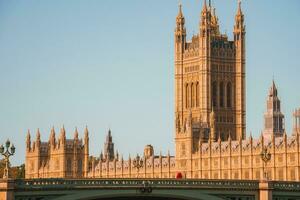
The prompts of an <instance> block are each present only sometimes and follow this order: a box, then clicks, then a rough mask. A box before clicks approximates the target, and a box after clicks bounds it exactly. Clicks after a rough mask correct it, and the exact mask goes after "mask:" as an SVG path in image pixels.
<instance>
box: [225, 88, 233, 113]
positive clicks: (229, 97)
mask: <svg viewBox="0 0 300 200" xmlns="http://www.w3.org/2000/svg"><path fill="white" fill-rule="evenodd" d="M226 95H227V107H228V108H231V106H232V100H231V97H232V89H231V83H230V82H229V83H227V88H226Z"/></svg>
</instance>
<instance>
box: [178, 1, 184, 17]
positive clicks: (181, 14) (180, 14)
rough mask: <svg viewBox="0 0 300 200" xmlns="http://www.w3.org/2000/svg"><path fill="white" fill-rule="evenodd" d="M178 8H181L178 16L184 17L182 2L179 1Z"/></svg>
mask: <svg viewBox="0 0 300 200" xmlns="http://www.w3.org/2000/svg"><path fill="white" fill-rule="evenodd" d="M178 8H179V10H178V15H177V17H183V13H182V4H181V3H179V5H178Z"/></svg>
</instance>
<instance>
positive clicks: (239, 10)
mask: <svg viewBox="0 0 300 200" xmlns="http://www.w3.org/2000/svg"><path fill="white" fill-rule="evenodd" d="M242 14H243V13H242V2H241V0H238V15H242Z"/></svg>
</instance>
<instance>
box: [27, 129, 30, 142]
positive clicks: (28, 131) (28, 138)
mask: <svg viewBox="0 0 300 200" xmlns="http://www.w3.org/2000/svg"><path fill="white" fill-rule="evenodd" d="M26 140H27V141H28V140H29V141H30V130H29V129H28V130H27V135H26Z"/></svg>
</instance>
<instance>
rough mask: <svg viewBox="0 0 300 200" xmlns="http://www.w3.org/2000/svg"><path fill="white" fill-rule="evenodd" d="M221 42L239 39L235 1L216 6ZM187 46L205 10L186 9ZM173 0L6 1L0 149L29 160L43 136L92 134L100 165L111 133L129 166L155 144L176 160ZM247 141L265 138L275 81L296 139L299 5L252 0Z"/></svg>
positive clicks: (1, 16) (0, 58)
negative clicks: (7, 147) (8, 144)
mask: <svg viewBox="0 0 300 200" xmlns="http://www.w3.org/2000/svg"><path fill="white" fill-rule="evenodd" d="M213 3H214V5H215V6H216V8H217V15H218V16H219V20H220V25H221V30H222V32H225V31H226V32H227V33H228V35H229V37H230V38H232V30H233V23H234V15H235V13H236V8H237V1H235V0H213ZM182 4H183V10H184V15H185V17H186V26H187V31H188V34H189V37H190V36H191V34H192V33H193V32H194V33H196V32H197V30H198V23H199V14H200V11H201V8H202V0H201V1H200V0H193V1H192V0H183V1H182ZM177 7H178V1H176V0H163V1H161V0H152V1H141V0H128V1H117V0H115V1H112V0H106V1H104V0H103V1H77V0H74V1H61V0H49V1H38V0H35V1H33V0H26V1H25V0H23V1H0V92H1V97H0V142H1V143H4V142H5V140H6V138H10V139H11V140H12V141H13V142H14V143H15V145H16V148H17V149H16V152H17V153H16V156H14V159H13V164H20V163H22V162H23V161H24V158H25V137H26V132H27V129H30V130H31V132H32V134H33V138H35V132H36V129H37V128H40V130H41V134H42V140H48V138H49V133H50V128H51V127H52V126H55V128H56V133H57V135H58V134H59V128H60V127H61V126H62V125H63V124H64V126H65V128H66V131H67V136H68V137H73V133H74V128H75V126H77V127H78V129H79V131H80V136H82V135H83V129H84V127H85V125H88V127H89V130H90V148H91V154H94V155H99V154H100V151H101V149H103V142H104V139H105V135H106V133H107V130H108V128H109V127H110V128H111V129H112V134H113V140H114V142H115V147H116V149H118V150H119V151H120V152H121V153H123V154H124V157H125V158H127V157H128V154H129V153H131V154H132V155H133V154H136V153H137V152H140V153H142V150H143V147H144V145H146V144H153V145H154V147H155V151H156V153H159V151H160V150H161V151H162V153H163V154H165V153H166V152H167V150H168V149H169V150H170V151H171V153H172V154H173V153H174V139H173V135H174V85H173V83H174V77H173V76H174V66H173V61H174V57H173V54H174V53H173V47H174V44H173V33H174V25H175V17H176V14H177V10H178V8H177ZM242 7H243V10H244V12H245V20H246V30H247V34H246V37H247V43H246V44H247V46H246V49H247V133H248V135H249V132H250V131H252V132H253V135H254V136H258V135H259V133H260V131H261V129H262V128H263V113H264V110H265V101H266V95H267V91H268V89H269V87H270V85H271V81H272V77H273V76H274V77H275V81H276V83H277V86H278V89H279V95H280V98H281V100H282V108H283V112H284V114H285V116H286V125H287V130H288V133H289V134H290V132H291V126H292V118H291V115H292V110H293V109H295V108H296V107H299V106H300V92H299V77H300V76H299V75H300V63H299V52H300V40H299V33H300V12H299V10H300V1H299V0H289V1H282V0H275V1H274V0H264V1H261V0H245V1H244V2H243V4H242Z"/></svg>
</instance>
